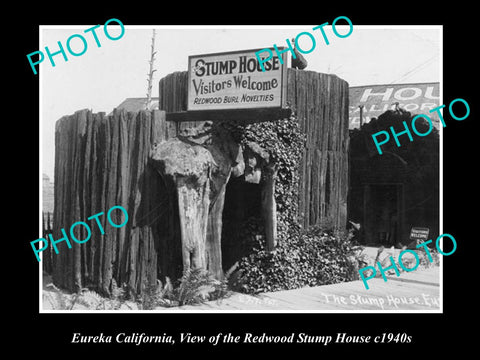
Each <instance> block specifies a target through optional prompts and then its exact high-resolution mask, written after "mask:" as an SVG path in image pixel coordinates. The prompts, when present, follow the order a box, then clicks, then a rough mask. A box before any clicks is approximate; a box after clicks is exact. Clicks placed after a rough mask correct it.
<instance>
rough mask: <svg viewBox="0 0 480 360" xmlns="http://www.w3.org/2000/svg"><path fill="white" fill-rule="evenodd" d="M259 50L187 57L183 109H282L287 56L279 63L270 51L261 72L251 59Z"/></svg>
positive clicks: (253, 58) (256, 63)
mask: <svg viewBox="0 0 480 360" xmlns="http://www.w3.org/2000/svg"><path fill="white" fill-rule="evenodd" d="M259 50H260V49H254V50H243V51H235V52H227V53H215V54H203V55H194V56H189V57H188V104H187V110H188V111H195V110H225V109H252V108H273V107H284V105H285V96H286V91H285V87H286V76H287V56H286V54H285V53H284V54H283V56H282V59H283V64H282V63H281V62H280V59H279V58H278V56H277V54H276V52H275V51H274V50H273V49H272V52H273V54H274V56H272V59H270V60H269V61H268V62H265V63H264V64H263V66H264V67H265V71H262V68H261V67H260V65H259V63H258V60H257V58H256V56H255V52H256V51H259ZM260 55H261V54H260ZM267 55H268V54H267V53H265V57H267Z"/></svg>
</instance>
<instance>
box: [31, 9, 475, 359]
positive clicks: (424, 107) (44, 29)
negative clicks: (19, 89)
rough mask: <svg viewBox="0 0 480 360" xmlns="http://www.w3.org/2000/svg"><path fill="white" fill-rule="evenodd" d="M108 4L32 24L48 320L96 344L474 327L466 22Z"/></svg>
mask: <svg viewBox="0 0 480 360" xmlns="http://www.w3.org/2000/svg"><path fill="white" fill-rule="evenodd" d="M145 10H146V9H145ZM391 11H394V9H392V10H391ZM147 12H148V11H147ZM110 14H111V16H110V17H108V16H107V17H105V16H104V13H103V12H102V13H101V16H100V15H99V16H97V17H95V18H94V19H95V20H92V15H91V14H90V15H89V16H88V17H85V20H82V18H81V16H79V15H78V14H77V16H76V17H75V20H72V21H70V20H67V19H66V18H65V19H66V21H64V22H63V21H58V19H57V21H53V20H52V21H50V20H51V18H46V21H43V20H41V19H39V20H38V22H37V21H34V22H33V24H29V26H28V29H30V30H34V32H32V34H30V35H28V34H27V36H28V38H29V40H28V44H29V45H30V44H33V45H30V46H29V47H28V48H27V46H25V47H24V49H26V50H25V51H24V52H25V53H24V54H22V56H23V57H24V59H23V64H22V65H23V72H24V75H26V77H27V78H29V81H28V84H34V85H32V86H35V87H36V88H35V89H34V90H32V92H31V95H29V94H27V97H28V98H29V99H30V98H31V99H33V103H34V105H36V102H38V108H36V107H35V106H34V107H33V109H31V110H30V113H31V114H32V116H34V117H35V118H34V119H33V120H35V122H36V128H35V129H34V130H35V131H36V129H38V133H35V131H34V134H33V135H32V136H34V137H35V136H36V143H35V142H32V143H29V145H27V146H30V147H31V149H30V151H31V152H32V153H33V154H34V155H35V154H37V155H38V156H37V157H35V156H34V159H31V160H30V162H31V163H32V164H33V165H32V167H31V170H29V171H30V173H31V174H32V173H33V175H32V176H31V178H30V179H29V181H30V182H31V183H32V189H33V190H29V191H35V190H38V203H37V204H38V206H37V207H36V208H33V207H34V206H31V207H32V209H30V212H29V213H31V214H32V216H30V217H29V219H31V221H32V222H33V224H32V225H31V226H29V229H30V232H29V233H28V234H29V235H30V234H31V236H30V237H28V236H27V234H24V235H23V240H22V241H23V243H22V263H25V264H28V266H26V267H24V268H28V269H32V270H31V271H32V272H31V273H28V272H27V274H26V275H22V277H25V276H26V277H27V279H28V283H29V284H30V285H29V290H28V294H29V295H28V297H27V298H28V299H29V300H28V302H29V310H28V315H27V314H26V315H25V317H28V318H29V319H28V321H29V322H31V323H32V332H33V331H34V330H33V329H39V328H41V327H42V326H45V325H47V324H48V325H49V326H52V327H53V328H54V329H55V330H52V331H53V332H52V334H53V333H54V334H56V335H55V336H56V338H57V340H56V341H57V342H58V345H59V346H61V347H68V348H73V349H77V350H78V351H79V352H81V353H82V354H83V353H86V352H88V351H92V350H93V351H96V350H95V349H98V351H104V350H105V349H107V348H108V349H111V348H112V346H113V347H115V348H116V349H117V348H118V349H120V351H122V349H126V350H127V351H130V350H133V351H134V352H135V351H136V350H141V349H145V350H147V349H148V351H153V353H156V352H157V351H158V353H159V354H161V353H162V352H163V351H164V352H165V354H173V353H174V352H175V349H176V348H178V349H180V348H182V349H186V350H190V351H191V350H193V351H199V355H201V352H202V351H203V350H205V351H214V350H218V351H221V350H222V349H224V350H225V351H227V352H226V353H234V352H235V351H236V349H237V348H240V347H245V348H246V349H250V350H252V349H256V348H262V349H263V348H265V349H267V351H268V349H274V348H275V349H276V350H275V351H280V352H281V351H282V349H287V348H290V347H292V348H294V349H296V350H297V349H299V351H300V352H302V353H303V351H308V350H307V349H313V350H314V351H315V349H318V351H317V352H316V353H317V354H318V355H319V356H320V355H321V354H322V353H325V354H326V351H328V353H329V354H330V353H335V351H336V350H339V351H340V350H342V349H350V348H352V349H353V348H354V349H359V350H361V349H365V350H366V349H369V350H370V349H374V350H376V349H380V350H382V349H383V350H387V351H389V352H391V351H393V352H396V351H402V352H405V353H408V352H409V351H410V352H412V351H414V350H413V349H414V348H413V346H415V349H418V348H421V349H422V350H426V351H427V350H428V349H430V350H429V351H432V350H431V346H433V345H432V342H434V341H440V342H444V343H445V342H446V341H447V340H446V339H448V338H449V336H451V338H452V339H455V342H457V341H458V340H459V339H463V337H464V335H462V334H463V333H464V332H463V331H462V332H459V333H455V334H449V332H451V331H452V327H454V326H457V325H454V324H453V323H452V321H455V322H456V321H458V319H459V318H460V317H464V316H465V315H463V314H462V315H460V314H458V311H460V310H465V309H467V308H469V306H470V304H473V303H474V301H473V300H472V299H469V298H468V297H467V292H468V293H470V290H467V289H469V288H470V287H471V286H472V284H470V285H468V284H467V285H465V282H464V281H465V279H466V278H467V277H470V276H471V274H472V271H471V270H470V269H467V266H471V264H472V263H473V262H472V258H468V256H467V254H468V255H470V256H472V257H473V256H475V255H474V254H475V250H474V249H473V248H472V245H473V243H474V237H475V236H474V235H473V234H474V233H475V220H472V216H473V214H474V210H471V211H469V210H467V209H469V208H471V206H470V205H469V203H470V202H474V201H475V200H474V197H475V196H474V193H475V191H474V186H473V181H475V180H474V178H475V176H476V175H475V173H474V167H475V166H474V164H475V163H474V162H473V161H472V160H473V159H474V157H475V156H474V155H475V152H476V151H477V150H473V144H474V142H473V141H472V140H471V138H472V136H473V135H474V130H473V123H474V121H475V119H474V117H475V107H476V104H475V103H474V101H475V98H474V96H473V93H472V92H471V90H470V85H471V83H472V81H473V77H474V76H475V73H476V72H475V70H473V69H470V70H469V68H468V67H469V66H470V64H471V63H472V59H473V58H472V55H471V54H472V53H471V49H467V48H465V47H461V45H460V44H464V43H465V42H466V41H467V40H466V38H467V37H465V38H462V37H461V36H459V34H460V33H462V30H461V28H459V27H458V26H459V24H457V23H456V22H455V23H454V24H455V25H453V23H452V24H450V23H448V21H447V20H445V19H446V17H445V16H444V15H443V16H442V17H441V18H439V20H438V21H435V19H428V20H425V21H424V22H422V21H420V18H421V17H419V16H415V17H414V20H415V21H412V19H410V20H408V19H405V21H400V20H399V19H398V18H397V17H395V18H392V19H391V20H392V21H388V17H383V18H382V19H381V20H382V21H380V20H379V19H377V21H373V20H370V19H371V18H370V17H367V21H366V20H364V19H362V20H360V16H359V17H358V18H356V16H355V13H354V12H351V11H344V12H342V11H338V12H325V13H324V14H322V13H321V12H320V13H318V14H317V17H318V20H315V21H317V22H316V23H314V22H311V17H309V18H308V20H307V18H305V19H303V20H302V19H301V18H295V21H293V20H292V21H290V22H288V21H284V22H283V21H280V20H279V21H278V22H273V24H268V23H267V24H262V23H261V22H254V23H253V24H246V23H247V21H245V23H242V22H240V23H237V22H235V21H233V20H232V21H231V22H230V23H231V24H229V21H222V22H217V24H215V23H214V22H211V23H209V21H204V24H202V23H200V21H187V20H185V19H184V20H183V21H178V22H173V23H172V24H169V23H168V22H167V23H165V22H162V21H161V19H160V18H159V20H158V21H156V20H153V21H152V20H151V19H152V16H151V15H150V16H145V17H144V18H140V19H139V18H136V17H134V16H133V15H132V14H130V15H131V17H129V16H127V15H126V14H125V12H124V11H116V12H115V11H112V12H111V13H110ZM332 14H333V15H332ZM132 18H133V19H132ZM132 20H133V21H132ZM197 20H198V19H197ZM92 21H93V22H92ZM452 21H453V20H452ZM470 30H471V27H465V30H464V34H465V35H466V36H473V33H471V31H470ZM26 33H27V32H26ZM37 40H38V41H37ZM31 46H33V47H31ZM452 55H453V56H452ZM452 59H453V60H452ZM469 71H470V72H469ZM35 84H36V85H35ZM460 84H465V86H464V87H462V86H460ZM29 86H30V85H29ZM37 119H38V122H37ZM466 159H469V160H468V161H466ZM37 160H38V163H37ZM33 200H36V199H33ZM472 200H473V201H472ZM34 204H35V203H34ZM472 205H473V204H472ZM473 209H474V207H473ZM459 219H461V220H459ZM24 226H25V228H26V225H24ZM27 237H28V238H27ZM29 271H30V270H29ZM472 281H473V280H472ZM468 296H473V295H471V294H470V295H468ZM454 319H456V320H454ZM42 324H43V325H42ZM57 324H58V325H57ZM60 324H61V325H60ZM31 336H34V335H33V334H31ZM452 341H453V340H452ZM452 345H453V344H452ZM457 345H459V344H457ZM250 350H247V351H250ZM383 350H382V351H383ZM437 350H438V349H437ZM75 351H76V350H75ZM360 352H361V351H360ZM360 352H359V354H360ZM205 354H207V353H205ZM364 354H365V355H366V354H367V351H365V353H364ZM418 354H420V353H418ZM424 354H426V353H423V352H422V355H424ZM125 355H126V354H125ZM201 356H202V355H201Z"/></svg>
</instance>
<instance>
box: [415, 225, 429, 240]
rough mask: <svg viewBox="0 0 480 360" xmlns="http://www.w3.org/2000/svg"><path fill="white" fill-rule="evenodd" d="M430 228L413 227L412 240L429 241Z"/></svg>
mask: <svg viewBox="0 0 480 360" xmlns="http://www.w3.org/2000/svg"><path fill="white" fill-rule="evenodd" d="M429 233H430V229H429V228H420V227H412V230H411V231H410V240H423V241H427V240H428V234H429Z"/></svg>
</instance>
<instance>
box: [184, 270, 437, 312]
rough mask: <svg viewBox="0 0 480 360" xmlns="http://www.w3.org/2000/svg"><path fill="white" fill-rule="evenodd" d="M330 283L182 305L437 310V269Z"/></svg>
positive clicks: (231, 309)
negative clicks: (366, 284) (365, 281)
mask: <svg viewBox="0 0 480 360" xmlns="http://www.w3.org/2000/svg"><path fill="white" fill-rule="evenodd" d="M368 285H369V290H367V289H365V286H364V285H363V282H362V281H361V280H359V281H352V282H346V283H340V284H333V285H324V286H316V287H307V288H302V289H295V290H285V291H277V292H269V293H263V294H260V295H258V296H251V295H245V294H239V293H234V294H233V295H232V296H230V297H229V298H227V299H222V300H219V301H210V302H207V303H205V304H200V305H192V306H182V307H181V308H180V309H181V310H189V311H199V312H203V311H227V312H235V311H245V312H256V311H259V312H264V311H268V312H278V311H280V312H281V311H286V312H293V311H306V312H311V311H318V312H323V311H325V312H328V311H332V312H333V311H353V312H357V311H358V312H365V311H367V312H368V311H375V312H382V311H388V312H394V311H408V312H410V311H419V312H440V311H441V302H440V269H439V267H438V266H435V267H431V268H429V269H418V270H415V271H412V272H410V273H402V274H401V275H400V277H397V276H390V277H388V281H386V282H385V281H384V280H383V278H381V277H380V278H375V279H372V280H369V281H368Z"/></svg>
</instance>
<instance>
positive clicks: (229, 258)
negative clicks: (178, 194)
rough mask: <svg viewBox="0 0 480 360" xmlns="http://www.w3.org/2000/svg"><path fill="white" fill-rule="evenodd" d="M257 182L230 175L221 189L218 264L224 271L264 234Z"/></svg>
mask: <svg viewBox="0 0 480 360" xmlns="http://www.w3.org/2000/svg"><path fill="white" fill-rule="evenodd" d="M261 192H262V185H261V184H252V183H248V182H245V180H244V178H243V176H241V177H239V178H233V177H231V178H230V180H229V182H228V184H227V189H226V192H225V204H224V208H223V218H222V222H223V229H222V264H223V269H224V270H225V271H227V270H228V269H229V268H230V267H231V266H232V265H234V264H235V262H237V261H238V260H240V259H241V258H242V257H244V256H246V255H248V254H249V253H250V252H251V250H252V248H253V246H255V243H256V242H257V241H259V239H260V238H259V237H263V236H264V228H263V219H262V212H261Z"/></svg>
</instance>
